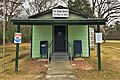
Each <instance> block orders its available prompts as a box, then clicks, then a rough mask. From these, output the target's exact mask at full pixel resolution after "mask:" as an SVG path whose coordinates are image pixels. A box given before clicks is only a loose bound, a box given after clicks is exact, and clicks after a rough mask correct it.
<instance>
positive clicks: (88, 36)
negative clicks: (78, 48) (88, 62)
mask: <svg viewBox="0 0 120 80" xmlns="http://www.w3.org/2000/svg"><path fill="white" fill-rule="evenodd" d="M89 27H90V26H89V25H88V48H89V57H90V30H89Z"/></svg>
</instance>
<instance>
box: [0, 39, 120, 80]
mask: <svg viewBox="0 0 120 80" xmlns="http://www.w3.org/2000/svg"><path fill="white" fill-rule="evenodd" d="M30 49H31V48H30V43H24V44H20V53H19V58H20V59H19V71H18V72H15V71H14V67H15V66H14V65H15V44H7V45H6V53H5V56H6V57H5V63H6V64H5V72H4V73H3V72H2V45H1V46H0V63H1V64H0V80H42V78H44V76H45V74H46V71H47V61H46V60H39V59H31V58H30V52H31V51H30ZM101 57H102V71H98V70H97V55H96V49H95V50H91V56H90V58H85V60H84V62H83V63H82V65H79V63H81V62H82V61H77V62H76V63H77V64H78V65H79V66H83V67H84V65H88V66H90V68H89V69H83V68H78V69H74V73H75V75H76V76H77V77H78V78H79V80H120V41H107V42H106V43H102V45H101ZM83 64H84V65H83Z"/></svg>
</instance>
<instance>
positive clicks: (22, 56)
mask: <svg viewBox="0 0 120 80" xmlns="http://www.w3.org/2000/svg"><path fill="white" fill-rule="evenodd" d="M28 55H30V54H28V53H26V54H22V55H20V56H19V60H20V59H23V58H24V57H27V56H28ZM14 61H15V58H13V59H11V60H10V61H8V62H7V63H5V64H9V63H12V62H14Z"/></svg>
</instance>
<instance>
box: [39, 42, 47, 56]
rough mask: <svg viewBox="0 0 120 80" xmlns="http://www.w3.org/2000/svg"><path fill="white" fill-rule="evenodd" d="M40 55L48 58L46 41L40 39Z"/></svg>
mask: <svg viewBox="0 0 120 80" xmlns="http://www.w3.org/2000/svg"><path fill="white" fill-rule="evenodd" d="M40 55H41V58H43V57H47V58H48V41H40Z"/></svg>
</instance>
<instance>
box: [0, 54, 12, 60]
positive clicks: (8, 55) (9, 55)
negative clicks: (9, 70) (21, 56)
mask: <svg viewBox="0 0 120 80" xmlns="http://www.w3.org/2000/svg"><path fill="white" fill-rule="evenodd" d="M7 56H10V54H7V55H5V57H7ZM2 58H3V57H0V59H2Z"/></svg>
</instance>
